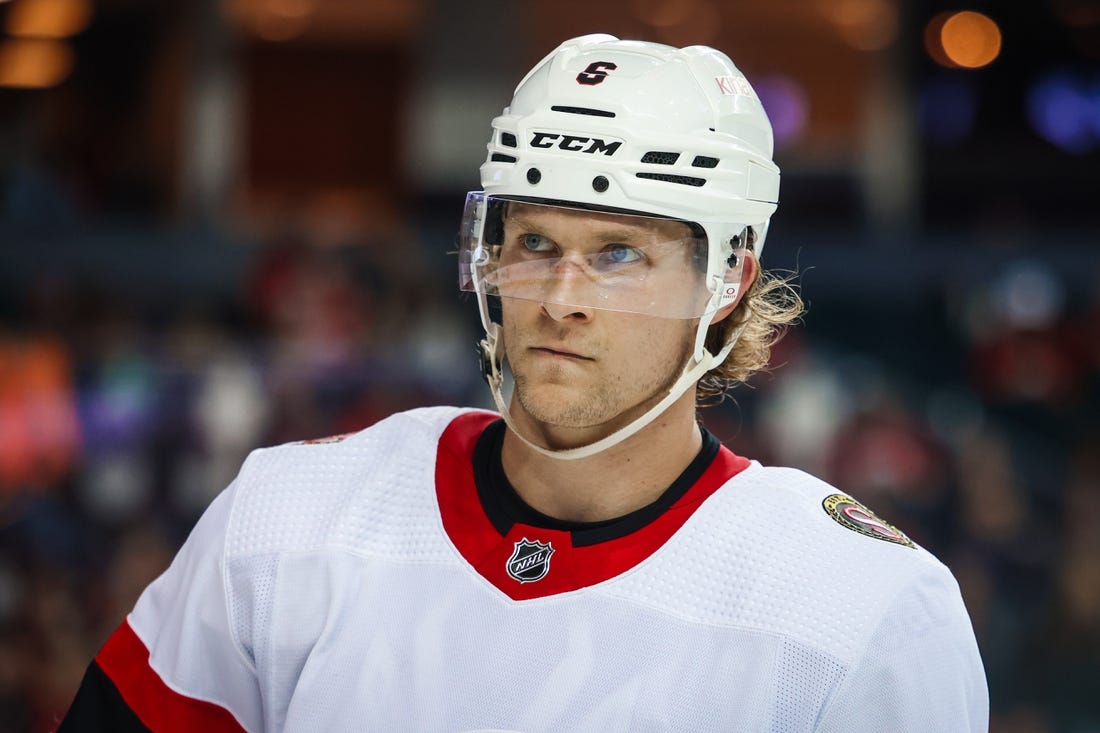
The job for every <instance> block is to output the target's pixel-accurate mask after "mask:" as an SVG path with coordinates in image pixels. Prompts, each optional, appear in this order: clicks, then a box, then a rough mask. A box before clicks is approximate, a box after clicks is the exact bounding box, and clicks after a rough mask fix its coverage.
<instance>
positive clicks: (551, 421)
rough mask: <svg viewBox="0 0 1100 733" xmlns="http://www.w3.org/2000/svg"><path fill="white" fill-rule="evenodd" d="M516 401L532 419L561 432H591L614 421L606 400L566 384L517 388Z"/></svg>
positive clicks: (518, 386)
mask: <svg viewBox="0 0 1100 733" xmlns="http://www.w3.org/2000/svg"><path fill="white" fill-rule="evenodd" d="M516 399H517V400H518V402H519V404H520V405H522V406H523V411H524V412H526V413H527V415H528V416H530V417H531V419H533V420H535V421H536V422H539V423H542V424H544V425H552V426H555V427H561V428H591V427H596V426H599V425H602V424H604V423H605V422H607V421H608V420H609V419H610V418H611V417H613V416H611V415H609V414H608V410H607V405H606V404H605V402H604V401H603V400H600V399H598V398H595V397H593V396H592V395H588V394H584V393H582V392H580V391H578V390H577V389H576V388H575V387H570V386H569V385H564V384H542V385H539V386H537V387H534V388H531V387H523V386H520V385H517V386H516Z"/></svg>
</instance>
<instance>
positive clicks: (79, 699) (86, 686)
mask: <svg viewBox="0 0 1100 733" xmlns="http://www.w3.org/2000/svg"><path fill="white" fill-rule="evenodd" d="M93 731H94V732H95V733H101V732H104V731H111V733H150V730H149V728H146V727H145V725H144V724H142V722H141V721H140V720H139V719H138V716H137V715H136V714H135V713H134V711H133V710H131V709H130V708H129V707H128V706H127V705H126V702H125V701H124V700H123V699H122V695H121V694H120V693H119V691H118V688H117V687H115V683H114V682H112V681H111V678H110V677H108V676H107V674H106V673H105V672H104V671H103V670H102V669H100V667H99V664H97V663H96V662H92V663H91V664H90V665H88V670H87V671H86V672H85V673H84V679H83V680H81V682H80V689H79V690H77V693H76V697H75V698H74V699H73V704H72V705H71V706H69V712H68V713H66V714H65V719H64V720H62V721H61V727H60V728H58V729H57V733H92V732H93Z"/></svg>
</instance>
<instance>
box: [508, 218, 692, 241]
mask: <svg viewBox="0 0 1100 733" xmlns="http://www.w3.org/2000/svg"><path fill="white" fill-rule="evenodd" d="M509 222H511V223H512V224H514V225H515V226H519V227H521V228H527V229H532V230H535V231H537V232H539V233H545V232H546V227H543V226H540V225H539V223H538V222H537V221H532V220H530V219H528V218H526V217H525V216H524V215H523V214H512V215H511V216H508V217H507V218H506V219H505V225H507V224H508V223H509ZM649 233H650V230H648V229H645V228H644V227H623V226H621V225H611V228H609V229H600V230H598V231H595V232H592V233H591V235H592V237H593V239H596V240H599V241H601V242H604V243H605V244H611V243H615V242H630V241H634V240H636V239H637V238H638V237H643V236H645V235H647V234H649ZM676 239H682V237H677V238H676ZM657 241H662V240H661V239H660V238H659V237H658V238H657Z"/></svg>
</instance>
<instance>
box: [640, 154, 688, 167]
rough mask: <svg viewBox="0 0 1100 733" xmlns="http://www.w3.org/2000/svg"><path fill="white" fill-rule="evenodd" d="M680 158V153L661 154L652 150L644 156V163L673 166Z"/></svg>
mask: <svg viewBox="0 0 1100 733" xmlns="http://www.w3.org/2000/svg"><path fill="white" fill-rule="evenodd" d="M679 157H680V154H679V153H671V152H661V151H659V150H650V151H649V152H648V153H646V154H645V155H643V156H642V162H643V163H656V164H657V165H672V164H673V163H675V162H676V160H677V159H678V158H679Z"/></svg>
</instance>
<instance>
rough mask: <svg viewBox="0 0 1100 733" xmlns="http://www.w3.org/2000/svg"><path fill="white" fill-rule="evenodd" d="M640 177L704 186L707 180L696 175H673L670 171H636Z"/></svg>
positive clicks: (684, 184)
mask: <svg viewBox="0 0 1100 733" xmlns="http://www.w3.org/2000/svg"><path fill="white" fill-rule="evenodd" d="M634 175H636V176H637V177H638V178H647V179H649V180H651V181H664V182H666V183H679V184H680V185H682V186H697V187H698V186H702V185H703V184H704V183H706V182H707V179H705V178H696V177H695V176H673V175H669V174H668V173H635V174H634Z"/></svg>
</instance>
